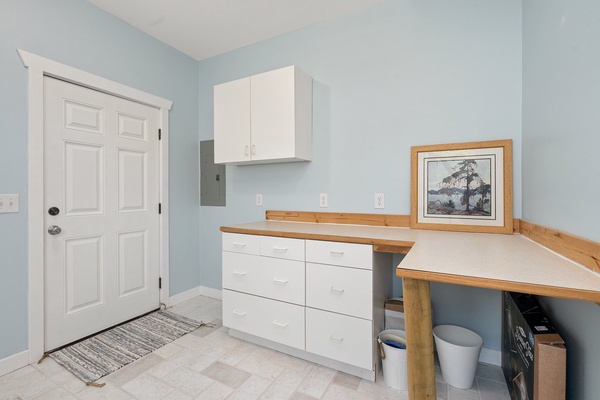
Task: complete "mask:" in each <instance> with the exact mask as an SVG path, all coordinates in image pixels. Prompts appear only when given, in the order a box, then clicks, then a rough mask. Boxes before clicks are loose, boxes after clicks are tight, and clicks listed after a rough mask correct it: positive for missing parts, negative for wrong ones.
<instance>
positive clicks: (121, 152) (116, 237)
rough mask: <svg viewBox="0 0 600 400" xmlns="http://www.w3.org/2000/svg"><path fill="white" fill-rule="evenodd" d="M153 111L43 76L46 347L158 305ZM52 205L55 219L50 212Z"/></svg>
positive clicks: (155, 116)
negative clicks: (52, 228)
mask: <svg viewBox="0 0 600 400" xmlns="http://www.w3.org/2000/svg"><path fill="white" fill-rule="evenodd" d="M158 122H159V110H158V109H156V108H153V107H149V106H146V105H143V104H139V103H135V102H132V101H129V100H125V99H122V98H118V97H115V96H111V95H108V94H106V93H101V92H97V91H94V90H91V89H87V88H84V87H81V86H77V85H73V84H70V83H67V82H63V81H60V80H57V79H53V78H49V77H45V78H44V208H45V226H46V228H48V227H49V226H51V225H55V226H59V227H60V228H61V232H60V233H58V234H55V235H50V234H49V233H48V232H44V235H45V248H44V257H45V265H44V281H45V350H46V351H47V350H51V349H54V348H57V347H60V346H62V345H64V344H67V343H69V342H72V341H75V340H78V339H80V338H82V337H85V336H88V335H90V334H93V333H95V332H98V331H100V330H103V329H106V328H108V327H111V326H113V325H116V324H119V323H121V322H123V321H126V320H128V319H131V318H134V317H136V316H138V315H141V314H144V313H146V312H149V311H152V310H154V309H157V308H158V307H159V305H160V300H159V288H158V276H159V258H160V257H159V256H160V255H159V215H158V202H159V159H158V157H159V142H158V135H157V133H158ZM51 207H57V208H58V209H59V210H60V211H59V213H58V214H57V215H50V213H49V212H47V210H48V209H49V208H51Z"/></svg>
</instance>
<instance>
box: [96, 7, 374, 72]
mask: <svg viewBox="0 0 600 400" xmlns="http://www.w3.org/2000/svg"><path fill="white" fill-rule="evenodd" d="M87 1H88V2H89V3H92V4H94V5H95V6H97V7H99V8H101V9H103V10H105V11H107V12H109V13H110V14H113V15H114V16H116V17H117V18H120V19H122V20H124V21H126V22H127V23H129V24H130V25H133V26H134V27H136V28H138V29H140V30H142V31H144V32H146V33H147V34H149V35H151V36H153V37H155V38H156V39H158V40H160V41H162V42H164V43H166V44H168V45H170V46H172V47H174V48H176V49H178V50H179V51H181V52H183V53H185V54H188V55H189V56H191V57H193V58H195V59H196V60H203V59H206V58H209V57H213V56H215V55H218V54H222V53H226V52H228V51H231V50H235V49H239V48H241V47H244V46H247V45H250V44H253V43H257V42H260V41H262V40H265V39H269V38H272V37H275V36H279V35H282V34H284V33H288V32H292V31H295V30H298V29H301V28H304V27H307V26H309V25H312V24H315V23H318V22H322V21H326V20H328V19H331V18H334V17H337V16H339V15H342V14H347V13H351V12H355V11H358V10H362V9H365V8H368V7H371V6H373V5H376V4H378V3H382V2H384V1H386V0H87Z"/></svg>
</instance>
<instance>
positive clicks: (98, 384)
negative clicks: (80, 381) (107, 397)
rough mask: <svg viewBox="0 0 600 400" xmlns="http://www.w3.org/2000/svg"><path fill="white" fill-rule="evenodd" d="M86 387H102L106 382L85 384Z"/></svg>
mask: <svg viewBox="0 0 600 400" xmlns="http://www.w3.org/2000/svg"><path fill="white" fill-rule="evenodd" d="M85 385H86V386H93V387H99V388H101V387H103V386H104V385H106V382H102V383H96V382H86V383H85Z"/></svg>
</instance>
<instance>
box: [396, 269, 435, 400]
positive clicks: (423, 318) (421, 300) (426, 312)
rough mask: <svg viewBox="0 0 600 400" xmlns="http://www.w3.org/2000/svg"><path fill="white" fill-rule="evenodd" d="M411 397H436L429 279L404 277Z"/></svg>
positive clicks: (409, 393)
mask: <svg viewBox="0 0 600 400" xmlns="http://www.w3.org/2000/svg"><path fill="white" fill-rule="evenodd" d="M403 296H404V319H405V324H406V328H405V329H406V356H407V363H408V398H409V399H411V400H424V399H435V398H436V397H435V396H436V394H435V371H434V368H433V334H432V332H431V330H432V326H431V296H430V292H429V281H422V280H418V279H407V278H403Z"/></svg>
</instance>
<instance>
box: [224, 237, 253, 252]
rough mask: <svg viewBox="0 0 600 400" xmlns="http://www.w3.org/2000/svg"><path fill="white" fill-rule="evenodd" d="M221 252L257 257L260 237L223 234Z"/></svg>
mask: <svg viewBox="0 0 600 400" xmlns="http://www.w3.org/2000/svg"><path fill="white" fill-rule="evenodd" d="M223 251H233V252H235V253H244V254H256V255H259V254H260V236H257V235H240V234H238V233H223Z"/></svg>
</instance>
